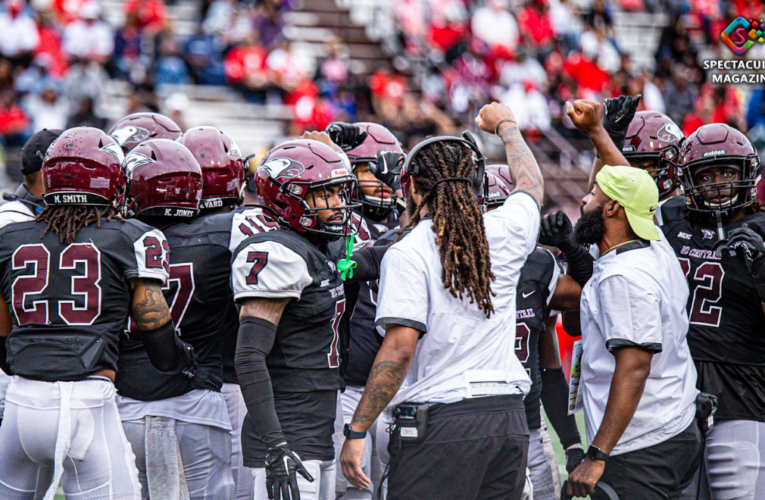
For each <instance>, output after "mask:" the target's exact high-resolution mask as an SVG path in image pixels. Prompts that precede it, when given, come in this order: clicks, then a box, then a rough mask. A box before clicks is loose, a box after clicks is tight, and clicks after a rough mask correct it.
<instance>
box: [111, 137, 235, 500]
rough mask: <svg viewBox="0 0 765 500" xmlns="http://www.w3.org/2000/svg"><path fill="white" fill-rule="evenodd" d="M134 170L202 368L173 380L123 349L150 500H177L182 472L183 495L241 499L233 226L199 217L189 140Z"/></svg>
mask: <svg viewBox="0 0 765 500" xmlns="http://www.w3.org/2000/svg"><path fill="white" fill-rule="evenodd" d="M216 132H217V131H216ZM218 135H220V134H219V133H218ZM126 165H127V174H128V184H129V191H128V207H129V211H130V212H131V213H132V214H133V216H134V217H135V218H137V219H138V220H141V221H143V222H145V223H147V224H150V225H152V226H154V227H158V228H162V230H163V232H164V233H165V235H166V236H167V239H168V243H169V244H170V248H172V249H173V251H172V253H171V254H170V255H171V258H170V262H169V266H168V271H169V274H170V277H169V280H168V285H167V286H166V287H165V288H164V289H163V292H164V294H165V298H166V300H167V303H168V304H171V311H170V312H171V315H172V316H173V320H174V323H175V325H176V327H177V328H178V331H179V335H180V336H181V337H182V338H183V339H184V340H185V341H186V342H188V343H190V344H191V345H193V346H194V348H195V350H196V352H197V354H198V364H199V366H198V369H197V374H196V377H194V379H189V378H188V377H185V376H183V374H176V375H172V376H169V375H168V376H163V375H162V374H161V373H158V372H157V371H156V370H154V369H153V368H152V367H151V366H149V364H148V363H147V359H146V352H145V350H144V349H142V347H141V345H140V344H138V343H136V342H134V341H131V340H125V341H123V342H122V344H121V349H120V362H119V372H118V376H117V381H116V384H117V389H118V390H119V393H120V397H119V398H118V405H119V409H120V417H121V418H122V424H123V427H124V428H125V434H126V435H127V438H128V440H129V441H130V443H131V445H132V447H133V451H134V453H135V454H136V458H137V461H136V463H137V465H138V471H139V477H140V480H141V484H142V485H143V496H144V498H157V497H164V496H167V495H168V493H167V492H168V491H173V490H171V489H169V488H171V485H170V484H171V483H172V482H173V481H175V482H177V480H178V477H179V476H180V475H181V474H180V472H181V471H180V470H179V467H178V464H182V469H183V471H182V472H183V474H182V475H183V476H184V478H185V483H186V485H185V486H179V487H181V488H186V487H187V488H188V492H189V497H190V498H191V499H203V498H222V499H229V498H233V495H234V488H235V486H234V481H233V477H232V474H231V438H230V434H229V433H230V431H231V421H230V419H229V416H228V411H227V409H226V402H225V400H224V399H223V396H222V395H221V393H220V390H221V384H222V380H223V372H222V359H221V358H222V340H223V336H224V333H225V331H224V330H223V329H221V324H222V323H224V320H225V318H226V312H227V306H228V305H229V304H230V303H232V298H231V293H230V291H229V290H230V287H229V279H230V270H229V269H230V266H229V265H228V262H229V261H230V258H231V251H230V245H231V242H230V240H231V220H230V218H228V219H226V218H224V219H223V220H217V221H216V219H215V218H214V217H213V218H202V219H194V217H195V216H196V215H197V212H198V207H199V203H200V199H201V197H202V170H201V168H200V167H199V164H198V163H197V161H196V159H195V157H194V155H193V154H192V153H191V151H189V149H188V148H186V146H184V145H183V144H181V143H180V142H177V141H171V140H168V139H149V140H147V141H144V142H142V143H141V144H139V145H138V146H136V147H135V148H133V149H132V150H131V151H130V153H128V156H127V159H126ZM162 478H165V479H164V480H163V479H162Z"/></svg>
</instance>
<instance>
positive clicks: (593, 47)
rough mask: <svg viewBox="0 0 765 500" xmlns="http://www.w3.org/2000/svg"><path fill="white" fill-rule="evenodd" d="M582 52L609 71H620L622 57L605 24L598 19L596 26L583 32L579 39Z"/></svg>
mask: <svg viewBox="0 0 765 500" xmlns="http://www.w3.org/2000/svg"><path fill="white" fill-rule="evenodd" d="M579 43H580V44H581V45H582V53H583V54H584V55H586V56H587V57H588V58H590V59H591V60H592V61H593V62H594V63H596V64H597V65H598V66H600V68H601V69H603V70H604V71H606V72H608V73H615V72H617V71H619V67H620V66H621V57H620V56H619V52H618V51H617V50H616V47H614V44H613V43H612V42H611V40H609V39H608V37H607V36H606V30H605V25H604V24H603V22H601V21H599V20H598V21H596V23H595V26H594V27H591V28H590V29H588V30H586V31H585V32H584V33H582V37H581V38H580V39H579Z"/></svg>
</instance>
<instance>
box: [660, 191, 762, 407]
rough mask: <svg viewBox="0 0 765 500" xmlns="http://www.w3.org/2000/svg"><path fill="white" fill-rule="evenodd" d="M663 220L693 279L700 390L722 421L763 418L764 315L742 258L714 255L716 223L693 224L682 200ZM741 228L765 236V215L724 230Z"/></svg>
mask: <svg viewBox="0 0 765 500" xmlns="http://www.w3.org/2000/svg"><path fill="white" fill-rule="evenodd" d="M661 215H662V220H663V223H664V225H663V226H662V230H663V231H664V235H665V236H666V237H667V240H668V241H669V243H670V245H672V248H673V249H674V250H675V253H676V254H677V256H678V259H679V260H680V264H681V265H682V267H683V271H685V275H686V278H687V279H688V287H689V292H690V295H689V298H688V318H689V321H690V327H689V331H688V345H689V347H690V349H691V355H692V356H693V360H694V362H695V363H696V369H697V371H698V376H699V378H698V388H699V390H701V391H704V392H708V393H710V394H714V395H716V396H717V398H718V405H719V407H718V410H717V413H716V414H715V418H716V419H717V420H759V421H765V315H763V311H762V303H761V302H760V298H759V295H758V293H757V289H756V288H755V284H754V279H753V278H752V275H751V273H750V272H749V270H748V268H747V267H746V263H745V262H744V257H743V255H736V256H730V255H728V254H725V255H722V256H718V255H716V254H715V252H714V250H713V247H714V244H715V243H716V242H717V230H716V225H715V224H713V223H711V222H707V221H703V220H694V221H693V222H692V221H690V220H689V219H688V217H687V211H686V210H685V205H684V201H683V198H682V197H681V196H677V197H675V198H672V199H671V200H669V201H667V202H666V203H665V204H664V205H663V206H662V207H661ZM743 224H748V225H749V227H750V228H752V229H753V230H754V231H756V232H757V233H759V234H765V213H754V214H750V215H747V216H745V217H744V218H743V219H741V220H739V221H736V222H731V223H728V224H726V225H725V231H726V232H730V231H731V230H732V229H735V228H738V227H741V226H742V225H743Z"/></svg>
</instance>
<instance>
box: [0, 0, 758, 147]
mask: <svg viewBox="0 0 765 500" xmlns="http://www.w3.org/2000/svg"><path fill="white" fill-rule="evenodd" d="M102 1H103V0H29V2H27V0H3V1H2V3H1V4H0V144H1V145H3V146H5V147H11V148H13V147H16V146H19V145H21V144H23V143H24V141H25V140H26V139H27V138H28V137H29V136H30V135H31V134H32V133H33V132H34V131H36V130H39V129H41V128H66V127H72V126H76V125H90V126H96V127H100V128H103V127H106V126H107V125H108V124H107V119H106V117H107V116H108V115H109V113H108V112H107V111H108V106H109V103H106V102H103V95H104V88H105V86H106V85H107V83H108V81H109V80H110V79H116V80H122V81H126V82H129V84H130V85H129V88H130V89H131V90H130V93H129V98H128V105H127V109H121V110H119V111H120V114H124V113H132V112H137V111H142V110H145V111H159V108H160V107H163V111H164V112H165V113H168V114H171V115H172V113H173V111H178V112H179V114H178V116H174V118H176V119H177V120H179V121H181V122H182V116H181V115H180V110H182V109H183V108H184V106H186V105H187V104H188V101H186V100H185V98H184V96H183V95H176V96H174V97H173V98H172V99H170V100H168V101H167V102H163V103H160V102H159V99H158V97H157V93H156V88H157V86H161V85H168V84H200V85H218V86H229V87H231V88H234V89H236V90H237V91H238V92H239V93H240V94H241V96H242V97H243V98H244V99H246V100H247V101H249V102H253V103H264V104H287V105H290V106H292V109H293V111H294V116H295V119H294V121H293V123H292V124H291V125H290V129H289V130H285V134H296V133H300V132H301V131H303V130H306V129H312V128H313V129H323V128H324V127H325V126H326V125H327V124H328V123H330V122H331V121H358V120H372V121H376V122H378V123H381V124H383V125H385V126H387V127H388V128H390V129H391V130H392V131H394V133H395V134H396V135H397V136H398V137H399V138H400V139H401V140H402V142H403V143H404V144H411V143H412V142H414V141H416V140H417V139H418V138H421V137H424V136H427V135H432V134H444V133H453V132H455V131H457V130H459V129H460V128H462V127H464V126H465V125H466V124H467V123H468V122H469V119H470V117H471V116H474V115H475V114H476V112H477V110H478V109H479V108H480V106H482V105H483V104H485V103H486V102H488V101H490V100H498V101H501V102H503V103H505V104H508V105H510V106H511V107H512V108H513V110H514V111H515V113H516V116H517V117H518V121H519V124H520V126H521V127H522V128H523V129H524V130H525V132H526V134H527V136H529V137H530V138H531V139H533V138H534V137H535V134H539V133H540V132H544V131H546V130H549V129H550V128H555V129H556V130H558V131H559V132H561V133H562V134H563V135H564V136H566V137H572V138H573V137H577V135H578V132H576V130H575V128H574V127H573V126H572V125H571V123H570V122H569V121H568V118H567V117H566V113H565V112H564V110H565V102H566V101H568V100H571V99H575V98H585V99H597V100H601V99H603V98H606V97H611V96H616V95H619V94H632V95H634V94H638V93H641V94H643V102H642V104H641V106H642V107H644V108H645V109H651V110H657V111H662V112H665V113H667V114H668V115H669V116H671V117H672V118H673V119H674V120H675V121H676V122H677V123H678V124H679V125H681V127H682V129H683V131H684V132H685V133H686V134H689V133H691V132H693V131H694V130H695V129H696V128H698V127H699V126H701V125H702V124H705V123H711V122H725V123H728V124H730V125H732V126H735V127H737V128H739V129H742V130H749V131H750V134H751V135H752V136H753V138H754V139H755V142H760V143H761V144H762V145H763V146H765V95H764V93H763V90H762V89H753V90H752V89H751V88H749V89H742V88H736V87H733V86H714V87H713V86H712V85H711V84H710V82H709V78H708V75H707V74H706V73H705V71H704V70H703V68H702V66H701V64H700V62H701V60H703V59H704V58H712V57H714V58H719V57H731V55H732V54H731V53H730V52H729V51H727V48H726V47H724V46H723V45H722V44H721V43H720V40H719V33H720V31H722V30H723V29H724V28H725V26H727V24H728V23H729V22H730V21H731V20H732V19H733V18H735V17H737V16H738V15H742V16H744V17H747V16H749V17H753V18H754V17H756V18H759V16H760V15H761V13H760V10H762V5H761V2H759V1H754V0H736V1H719V0H393V1H392V2H391V3H390V4H389V8H390V9H391V15H392V19H393V23H392V24H393V27H392V29H391V30H389V33H391V36H389V37H388V39H387V40H386V47H388V48H392V50H393V51H394V52H395V53H394V54H392V55H393V57H394V58H393V61H394V64H393V67H394V68H397V70H398V71H397V70H394V69H387V68H383V69H378V70H377V71H376V72H375V73H373V74H371V76H364V75H365V73H364V72H363V71H360V70H359V67H358V62H357V61H354V60H353V59H352V58H351V57H350V55H349V54H350V52H349V49H348V46H347V44H346V43H344V42H343V40H342V37H343V33H342V30H338V31H337V32H336V35H337V36H336V37H331V38H329V39H327V40H325V41H324V49H323V55H322V56H321V57H319V58H318V59H316V58H313V57H309V56H308V55H307V54H306V53H305V52H304V51H301V50H293V44H292V43H291V42H290V40H289V38H288V37H287V36H286V32H288V30H289V28H290V26H289V17H288V16H289V14H288V13H289V12H290V11H293V10H295V9H296V8H297V7H298V1H299V0H249V1H247V2H240V1H237V0H202V1H200V2H195V3H194V4H193V6H194V8H196V9H198V11H197V12H196V15H195V17H196V18H195V27H194V28H193V30H191V34H190V35H188V36H184V37H181V36H180V35H179V34H178V33H177V30H176V29H175V27H174V23H175V21H174V19H172V17H171V16H168V9H167V5H166V3H165V2H174V1H177V0H127V1H124V2H111V3H109V2H107V6H108V7H109V8H115V7H116V8H120V9H122V12H119V13H117V14H119V15H114V14H115V13H113V12H109V14H110V15H109V16H105V14H106V12H105V5H104V4H103V3H102ZM304 1H308V0H304ZM609 2H612V3H609ZM616 10H619V11H641V12H642V11H649V12H659V13H664V14H665V16H666V19H668V23H667V26H666V27H664V28H663V30H662V32H661V36H660V39H659V44H658V47H657V49H656V50H655V54H653V61H652V64H650V68H649V67H638V65H637V64H636V63H635V62H634V61H633V59H632V58H631V57H630V55H629V54H628V53H627V52H626V51H625V50H624V49H623V48H622V47H620V46H619V43H617V36H616V35H617V33H616V31H615V29H616V28H615V20H614V19H615V11H616ZM107 17H108V19H121V20H122V21H121V22H120V23H114V22H109V21H108V20H107ZM187 31H188V30H187ZM757 50H765V48H760V46H757V47H755V49H753V50H752V52H755V51H757ZM726 51H727V52H726ZM112 114H114V113H112ZM181 125H183V124H182V123H181ZM758 138H761V139H758ZM761 149H763V150H765V147H763V148H761Z"/></svg>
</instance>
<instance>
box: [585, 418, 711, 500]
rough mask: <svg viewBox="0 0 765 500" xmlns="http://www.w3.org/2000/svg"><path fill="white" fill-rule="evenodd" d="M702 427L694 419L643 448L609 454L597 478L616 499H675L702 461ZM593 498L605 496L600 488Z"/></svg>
mask: <svg viewBox="0 0 765 500" xmlns="http://www.w3.org/2000/svg"><path fill="white" fill-rule="evenodd" d="M701 442H702V438H701V431H699V427H698V424H696V421H695V420H694V421H693V422H692V423H691V425H690V426H688V428H687V429H685V430H684V431H683V432H681V433H680V434H678V435H677V436H675V437H673V438H670V439H667V440H666V441H664V442H663V443H659V444H656V445H653V446H649V447H648V448H643V449H642V450H635V451H631V452H629V453H625V454H623V455H616V456H615V457H611V458H609V459H608V461H607V462H606V468H605V470H604V471H603V475H602V476H601V478H600V480H601V481H603V482H604V483H607V484H609V485H611V487H612V488H613V489H614V490H615V491H616V494H617V495H618V496H619V500H659V499H661V500H664V499H670V500H671V499H676V498H679V497H680V493H682V492H683V490H684V489H685V488H686V487H687V486H688V485H689V484H690V482H691V480H692V479H693V476H694V474H695V473H696V471H697V470H698V469H699V466H700V465H701ZM592 499H593V500H608V497H607V496H606V495H604V494H603V493H602V492H600V491H596V492H595V494H594V495H592Z"/></svg>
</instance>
